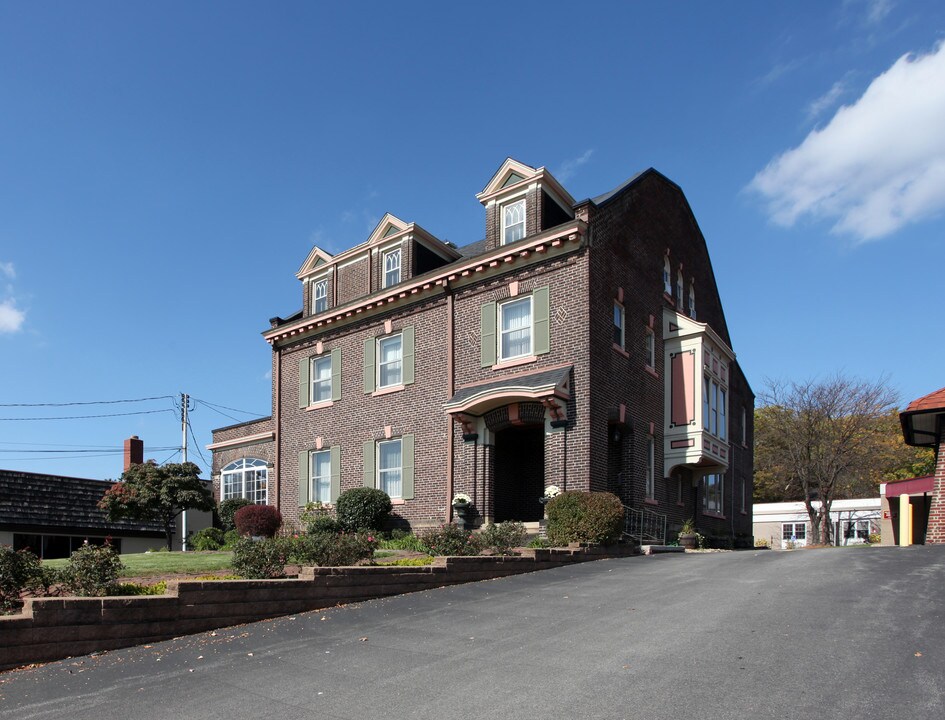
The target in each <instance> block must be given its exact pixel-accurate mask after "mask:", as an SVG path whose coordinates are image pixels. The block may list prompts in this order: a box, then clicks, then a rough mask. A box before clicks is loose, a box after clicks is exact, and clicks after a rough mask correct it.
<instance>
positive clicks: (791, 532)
mask: <svg viewBox="0 0 945 720" xmlns="http://www.w3.org/2000/svg"><path fill="white" fill-rule="evenodd" d="M798 531H799V532H798ZM792 537H793V538H794V541H795V542H800V543H804V544H805V545H806V544H807V523H806V522H786V523H781V541H782V542H791V538H792Z"/></svg>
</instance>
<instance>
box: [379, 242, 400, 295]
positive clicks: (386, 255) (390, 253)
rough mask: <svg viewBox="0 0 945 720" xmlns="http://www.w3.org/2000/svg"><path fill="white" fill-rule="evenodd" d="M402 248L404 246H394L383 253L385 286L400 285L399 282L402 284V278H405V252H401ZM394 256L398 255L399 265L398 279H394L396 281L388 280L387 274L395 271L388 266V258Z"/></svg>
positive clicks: (397, 268)
mask: <svg viewBox="0 0 945 720" xmlns="http://www.w3.org/2000/svg"><path fill="white" fill-rule="evenodd" d="M402 249H403V248H401V247H394V248H391V249H390V250H388V251H387V252H385V253H382V254H381V260H382V262H383V272H384V276H383V278H384V282H383V286H384V287H385V288H388V287H393V286H394V285H398V284H400V282H401V280H403V277H404V276H403V253H402V252H401V251H402ZM394 256H396V257H397V267H396V270H397V280H396V281H394V282H388V280H387V274H388V273H389V272H393V271H394V268H388V267H387V258H392V257H394Z"/></svg>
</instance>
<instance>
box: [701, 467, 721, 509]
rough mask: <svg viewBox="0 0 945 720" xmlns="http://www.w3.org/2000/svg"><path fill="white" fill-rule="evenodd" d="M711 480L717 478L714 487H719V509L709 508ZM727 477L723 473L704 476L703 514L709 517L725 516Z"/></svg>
mask: <svg viewBox="0 0 945 720" xmlns="http://www.w3.org/2000/svg"><path fill="white" fill-rule="evenodd" d="M709 478H715V480H714V481H712V482H711V484H712V485H717V487H718V509H715V508H710V507H709V485H710V480H709ZM724 511H725V476H724V475H722V474H721V473H709V474H708V475H703V476H702V512H703V513H706V514H709V515H724V514H725V512H724Z"/></svg>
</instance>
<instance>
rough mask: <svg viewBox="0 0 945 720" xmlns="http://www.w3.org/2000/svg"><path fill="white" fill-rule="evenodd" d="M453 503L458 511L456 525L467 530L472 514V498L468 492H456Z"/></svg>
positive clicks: (455, 510)
mask: <svg viewBox="0 0 945 720" xmlns="http://www.w3.org/2000/svg"><path fill="white" fill-rule="evenodd" d="M451 504H452V506H453V511H454V512H455V513H456V525H457V526H458V527H459V529H460V530H465V529H466V528H467V526H468V525H469V524H470V517H471V515H472V498H471V497H469V495H467V494H466V493H456V494H455V495H454V496H453V502H452V503H451Z"/></svg>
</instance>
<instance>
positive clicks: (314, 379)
mask: <svg viewBox="0 0 945 720" xmlns="http://www.w3.org/2000/svg"><path fill="white" fill-rule="evenodd" d="M326 360H327V361H328V378H327V379H326V380H319V379H318V373H317V372H316V371H315V368H316V366H317V365H318V364H319V363H322V362H325V361H326ZM331 365H332V363H331V353H325V354H324V355H318V356H316V357H313V358H312V359H311V365H310V367H309V371H308V376H309V379H310V382H311V385H312V387H311V388H310V389H309V393H310V395H309V404H310V405H318V404H319V403H324V402H328V401H330V400H331V375H332V372H333V371H334V368H333V367H332V366H331ZM325 383H327V384H328V397H326V398H322V399H319V398H318V393H317V392H316V390H315V388H316V387H318V386H319V385H323V384H325Z"/></svg>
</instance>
